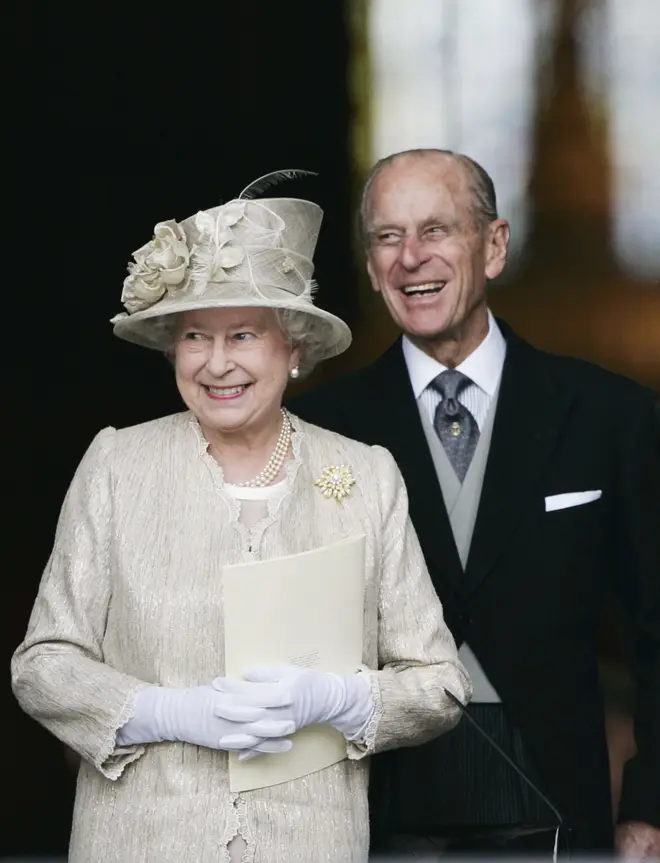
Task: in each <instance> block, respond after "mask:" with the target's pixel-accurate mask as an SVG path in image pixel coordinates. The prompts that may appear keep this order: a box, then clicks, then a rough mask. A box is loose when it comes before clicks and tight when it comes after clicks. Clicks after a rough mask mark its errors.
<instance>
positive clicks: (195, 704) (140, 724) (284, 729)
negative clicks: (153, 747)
mask: <svg viewBox="0 0 660 863" xmlns="http://www.w3.org/2000/svg"><path fill="white" fill-rule="evenodd" d="M295 730H296V729H295V724H294V723H293V721H292V720H288V719H285V718H282V719H280V718H279V717H274V716H269V715H268V711H267V710H266V709H265V707H262V706H260V705H252V704H250V703H249V702H248V699H246V698H244V697H241V698H240V699H239V698H236V697H235V696H233V695H228V694H223V693H221V692H219V691H218V690H217V689H214V688H213V687H212V686H195V687H192V688H190V689H173V688H168V687H163V686H150V687H148V688H147V689H143V690H141V691H140V692H138V694H137V697H136V699H135V711H134V715H133V718H132V719H129V720H128V722H127V723H126V724H125V725H124V726H122V728H120V729H119V731H118V732H117V744H118V745H119V746H131V745H135V744H140V743H160V742H161V741H163V740H175V741H181V742H183V743H192V744H195V745H196V746H206V747H208V748H209V749H224V750H227V751H230V752H231V751H242V750H248V751H251V752H253V753H255V754H256V753H261V752H286V751H287V750H289V749H291V746H292V743H291V741H290V740H284V739H282V738H284V737H285V736H286V735H288V734H292V733H293V732H294V731H295Z"/></svg>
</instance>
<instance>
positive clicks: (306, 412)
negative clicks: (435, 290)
mask: <svg viewBox="0 0 660 863" xmlns="http://www.w3.org/2000/svg"><path fill="white" fill-rule="evenodd" d="M500 326H501V328H502V331H503V333H504V336H505V338H506V340H507V346H508V347H507V356H506V361H505V365H504V370H503V375H502V383H501V388H500V395H499V402H498V407H497V414H496V418H495V425H494V429H493V437H492V442H491V448H490V453H489V458H488V464H487V469H486V474H485V478H484V485H483V491H482V495H481V501H480V507H479V512H478V517H477V522H476V525H475V530H474V535H473V540H472V545H471V550H470V555H469V559H468V562H467V566H466V570H465V572H464V571H463V570H462V568H461V564H460V561H459V558H458V553H457V550H456V547H455V544H454V540H453V536H452V533H451V528H450V525H449V520H448V517H447V512H446V509H445V506H444V502H443V498H442V494H441V491H440V487H439V484H438V481H437V478H436V474H435V470H434V466H433V463H432V460H431V455H430V453H429V450H428V446H427V443H426V440H425V437H424V433H423V430H422V427H421V423H420V419H419V414H418V410H417V406H416V403H415V399H414V396H413V392H412V388H411V385H410V380H409V377H408V373H407V369H406V365H405V361H404V359H403V354H402V350H401V344H400V342H397V343H396V344H395V345H393V346H392V347H391V348H390V349H389V350H388V351H387V352H386V353H385V354H384V355H383V356H382V357H381V358H380V359H379V360H378V361H377V362H376V363H374V364H373V365H371V366H369V367H367V368H365V369H363V370H361V371H359V372H357V373H356V374H353V375H352V376H350V377H347V378H344V379H342V380H339V381H337V382H334V383H332V384H330V385H328V386H325V387H323V388H321V389H317V390H313V391H311V392H309V393H307V394H304V395H302V396H300V397H298V398H297V399H295V400H293V401H292V402H291V404H290V408H291V410H292V411H293V412H295V413H297V414H299V415H300V416H302V417H303V418H304V419H306V420H308V421H310V422H313V423H316V424H318V425H321V426H325V427H326V428H329V429H332V430H334V431H337V432H340V433H341V434H344V435H346V436H348V437H352V438H356V439H358V440H360V441H364V442H366V443H369V444H380V445H382V446H384V447H386V448H387V449H389V450H390V452H391V453H392V455H393V456H394V458H395V459H396V461H397V462H398V464H399V467H400V469H401V471H402V473H403V476H404V479H405V481H406V485H407V488H408V493H409V497H410V514H411V517H412V521H413V523H414V525H415V528H416V530H417V533H418V535H419V539H420V541H421V545H422V548H423V550H424V554H425V557H426V561H427V564H428V567H429V570H430V573H431V577H432V579H433V582H434V584H435V587H436V589H437V592H438V595H439V596H440V599H441V600H442V603H443V606H444V611H445V617H446V620H447V622H448V625H449V626H450V628H451V630H452V632H453V634H454V637H455V638H456V641H457V644H458V645H460V644H461V643H462V642H463V641H464V640H467V641H468V643H469V644H470V647H471V648H472V650H473V651H474V653H475V654H476V656H477V657H478V659H479V661H480V662H481V664H482V666H483V668H484V670H485V672H486V674H487V675H488V677H489V679H490V680H491V682H492V683H493V685H494V686H495V688H496V689H497V691H498V692H499V694H500V696H501V698H502V701H503V703H504V705H505V706H506V709H507V710H508V713H509V716H510V717H511V719H512V720H513V722H514V723H515V724H516V725H517V726H518V728H519V729H520V731H521V733H522V735H523V739H524V741H525V743H526V746H527V749H528V752H529V755H530V757H531V759H532V762H533V763H534V764H535V766H536V767H537V769H538V772H539V774H540V776H541V778H542V781H543V783H544V786H545V790H546V792H547V794H548V796H549V797H550V798H551V799H552V800H553V801H554V802H555V804H556V806H557V807H558V808H559V809H560V811H561V812H562V814H563V816H564V818H565V820H566V821H567V822H568V824H569V826H570V827H571V830H572V832H573V845H574V847H577V848H583V849H588V848H593V849H598V848H607V847H610V846H611V844H612V818H611V799H610V777H609V771H608V756H607V748H606V738H605V732H604V722H603V705H602V699H601V694H600V687H599V680H598V673H597V656H596V642H597V630H598V626H599V618H600V612H601V607H602V602H603V599H604V595H605V594H606V591H607V588H608V584H609V583H610V582H611V581H613V582H614V583H615V585H616V587H617V588H618V590H619V592H620V595H621V596H622V598H623V600H624V601H625V604H626V606H627V608H628V609H629V611H630V614H631V615H632V619H633V621H634V626H635V636H636V648H637V649H636V669H635V671H636V679H637V684H638V710H637V715H636V737H637V746H638V755H637V756H636V757H635V758H634V759H633V760H632V761H631V762H629V764H628V765H627V768H626V771H625V779H624V788H623V797H622V801H621V807H620V818H621V820H628V819H634V820H641V821H646V822H649V823H651V824H654V825H656V826H658V827H660V452H659V449H660V446H659V440H658V430H657V421H656V420H655V418H654V396H653V393H652V392H651V391H650V390H647V389H645V388H643V387H641V386H639V385H638V384H636V383H634V382H632V381H630V380H627V379H625V378H622V377H619V376H617V375H614V374H611V373H609V372H606V371H603V370H602V369H600V368H598V367H596V366H594V365H591V364H589V363H586V362H583V361H580V360H576V359H571V358H566V357H558V356H553V355H550V354H547V353H544V352H542V351H539V350H536V349H535V348H533V347H532V346H531V345H529V344H527V343H526V342H524V341H523V340H522V339H520V338H519V337H517V336H516V335H515V334H514V333H513V332H512V331H511V330H510V329H509V328H508V327H507V326H506V325H505V324H503V323H502V322H500ZM597 489H600V490H602V497H601V498H600V499H599V500H597V501H595V502H593V503H589V504H585V505H582V506H577V507H572V508H568V509H561V510H557V511H554V512H546V511H545V503H544V499H545V497H546V496H548V495H554V494H562V493H566V492H579V491H590V490H597ZM433 774H434V764H433V743H431V744H427V745H425V746H422V747H418V748H416V749H408V750H398V751H396V752H394V753H386V754H384V755H382V756H379V757H378V758H376V759H375V760H374V765H373V772H372V828H373V829H374V832H375V833H376V834H378V833H380V832H381V831H382V830H383V829H385V830H387V831H390V832H397V831H398V830H407V831H410V830H411V829H412V830H416V829H418V830H419V832H423V833H424V832H428V830H429V827H432V824H431V825H430V824H429V823H428V822H429V821H432V819H433V813H434V810H433V800H432V799H430V798H431V797H432V794H431V793H430V789H432V787H433ZM404 810H405V812H404ZM411 811H416V812H418V813H419V816H418V817H419V824H418V825H414V824H410V818H411V816H410V812H411Z"/></svg>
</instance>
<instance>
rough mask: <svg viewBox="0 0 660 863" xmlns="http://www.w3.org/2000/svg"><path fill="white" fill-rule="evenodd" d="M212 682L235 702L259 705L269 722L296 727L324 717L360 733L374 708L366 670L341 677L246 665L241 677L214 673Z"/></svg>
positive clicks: (355, 735) (352, 735) (350, 734)
mask: <svg viewBox="0 0 660 863" xmlns="http://www.w3.org/2000/svg"><path fill="white" fill-rule="evenodd" d="M213 687H214V688H215V689H217V690H218V691H220V692H223V693H226V694H227V695H230V694H231V695H234V697H235V698H236V699H237V703H242V704H244V705H245V706H248V705H249V706H250V707H263V708H264V709H265V714H266V716H267V717H268V719H269V720H272V721H273V722H276V721H278V722H291V723H293V725H294V727H295V730H296V731H298V730H299V729H301V728H305V727H306V726H307V725H316V724H321V723H329V724H330V725H332V726H334V727H335V728H336V729H338V730H339V731H341V732H342V733H343V734H344V736H345V737H346V738H347V739H348V740H356V739H359V738H360V736H361V735H362V733H363V732H364V730H365V728H366V726H367V725H368V723H369V721H370V719H371V717H372V715H373V712H374V701H373V696H372V694H371V686H370V683H369V677H368V675H367V674H352V675H350V676H348V677H340V676H339V675H337V674H330V673H328V672H322V671H312V670H310V669H305V668H298V667H297V666H295V665H284V666H281V667H278V668H255V669H251V670H250V671H247V672H246V673H245V679H244V680H235V679H233V678H230V677H217V678H216V679H215V680H214V681H213ZM241 699H245V700H244V701H241ZM245 757H250V754H249V753H247V752H244V753H241V755H239V758H241V759H244V758H245Z"/></svg>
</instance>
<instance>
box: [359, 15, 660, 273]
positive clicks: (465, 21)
mask: <svg viewBox="0 0 660 863" xmlns="http://www.w3.org/2000/svg"><path fill="white" fill-rule="evenodd" d="M561 6H562V3H561V2H559V0H499V2H494V0H406V2H405V3H404V2H401V0H366V10H367V11H366V16H367V19H366V22H365V30H366V34H367V46H366V50H367V54H368V60H367V64H366V66H367V70H368V72H367V74H368V76H369V86H368V88H367V92H368V93H369V99H370V105H369V118H370V120H369V125H370V128H369V132H368V134H369V151H370V152H369V156H370V159H369V161H370V162H373V161H375V160H376V159H379V158H381V157H382V156H385V155H388V154H390V153H393V152H396V151H398V150H404V149H409V148H416V147H440V148H447V149H452V150H458V151H460V152H463V153H467V154H468V155H470V156H472V157H473V158H475V159H476V160H477V161H478V162H480V163H481V164H483V166H484V167H485V168H486V169H487V170H488V171H489V173H490V174H491V176H492V177H493V179H494V181H495V187H496V189H497V194H498V201H499V209H500V213H501V215H502V216H504V217H505V218H507V219H509V221H510V222H511V225H512V250H511V251H512V258H513V259H514V261H515V259H517V258H518V257H520V254H521V252H522V251H523V249H524V247H525V243H526V241H527V239H528V237H529V233H530V222H531V216H530V213H531V203H530V200H529V194H528V189H529V181H530V174H531V168H532V159H533V154H534V131H535V123H536V118H537V114H538V110H539V107H540V106H541V105H542V104H543V103H544V102H545V101H547V99H548V97H549V96H550V95H551V93H552V81H553V69H552V68H551V63H550V60H551V57H552V47H553V44H554V41H555V37H556V31H557V22H558V18H559V11H560V9H561ZM574 6H575V7H576V28H575V30H576V43H577V47H578V54H579V67H580V72H581V79H582V80H581V86H582V87H583V89H584V91H585V93H586V94H587V96H588V100H589V101H590V103H591V107H592V110H593V113H594V114H595V115H597V116H603V117H604V119H605V128H606V129H607V133H606V134H607V136H608V137H607V140H608V154H609V164H610V184H611V190H610V200H611V211H610V214H609V217H610V223H611V231H612V241H613V251H614V254H615V256H616V258H617V262H618V263H619V265H620V266H621V267H622V268H624V269H625V270H627V271H628V272H629V273H630V275H631V276H632V277H634V278H637V279H643V280H651V281H657V280H658V279H660V159H659V158H658V155H659V154H660V3H659V2H658V0H582V2H575V3H574Z"/></svg>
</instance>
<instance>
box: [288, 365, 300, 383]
mask: <svg viewBox="0 0 660 863" xmlns="http://www.w3.org/2000/svg"><path fill="white" fill-rule="evenodd" d="M289 375H290V376H291V377H292V378H293V379H294V381H295V379H296V378H299V377H300V369H299V368H298V366H294V367H293V368H292V369H291V371H290V372H289Z"/></svg>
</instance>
